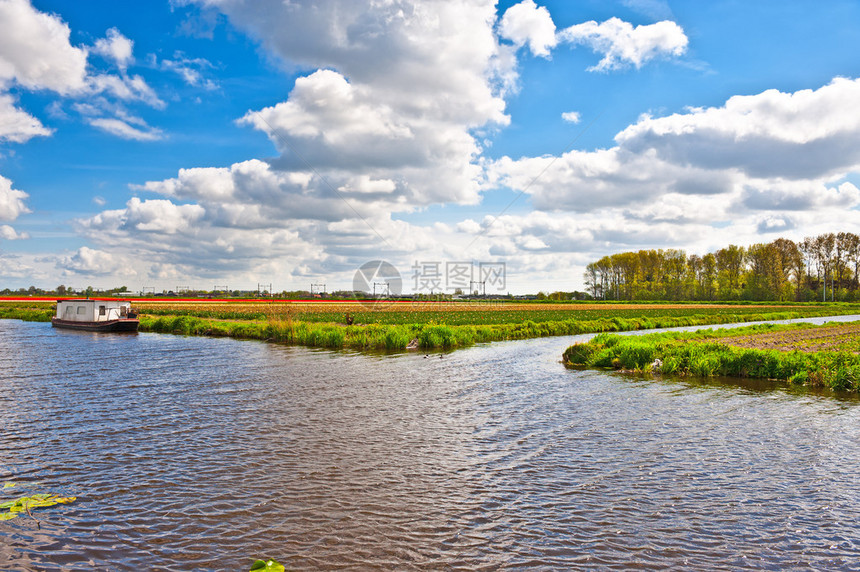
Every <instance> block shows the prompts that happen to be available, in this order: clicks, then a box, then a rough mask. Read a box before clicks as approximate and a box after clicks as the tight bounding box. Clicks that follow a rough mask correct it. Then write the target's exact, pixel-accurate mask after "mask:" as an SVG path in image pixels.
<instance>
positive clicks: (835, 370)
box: [562, 323, 860, 392]
mask: <svg viewBox="0 0 860 572" xmlns="http://www.w3.org/2000/svg"><path fill="white" fill-rule="evenodd" d="M855 326H858V328H860V324H856V323H855ZM822 328H832V326H822V327H816V326H810V325H808V324H794V325H785V326H774V325H761V326H751V327H748V328H741V329H733V330H716V331H707V332H666V333H656V334H649V335H645V336H636V337H629V336H617V335H611V334H601V335H598V336H595V337H594V338H593V339H592V340H591V341H589V342H587V343H583V344H575V345H573V346H571V347H569V348H568V349H567V350H566V351H565V352H564V354H563V358H562V359H563V361H564V363H565V365H568V366H585V367H596V368H613V369H621V370H628V371H635V372H652V373H659V374H671V375H693V376H700V377H713V376H731V377H749V378H762V379H776V380H784V381H788V382H791V383H797V384H805V385H810V386H819V387H828V388H830V389H834V390H845V391H855V392H856V391H858V390H860V356H858V355H857V354H855V353H853V352H852V351H843V350H839V351H801V350H799V349H790V350H787V351H786V350H779V349H766V348H758V347H738V346H736V345H734V344H735V343H738V340H739V339H741V338H744V339H745V340H746V342H747V345H749V341H750V340H755V339H756V338H761V339H764V338H765V336H769V335H770V334H772V333H774V332H793V333H794V334H795V335H794V336H793V337H795V338H797V337H804V336H806V337H815V336H816V335H817V333H818V332H819V331H820V330H821V329H822ZM858 332H860V329H858V330H857V331H855V332H854V335H855V336H856V335H857V334H858ZM798 333H799V334H800V335H799V336H798V335H797V334H798ZM855 341H856V338H855Z"/></svg>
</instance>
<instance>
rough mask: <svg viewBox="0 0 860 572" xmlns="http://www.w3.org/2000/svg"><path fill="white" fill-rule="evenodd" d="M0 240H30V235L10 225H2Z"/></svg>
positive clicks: (0, 226) (0, 225) (0, 227)
mask: <svg viewBox="0 0 860 572" xmlns="http://www.w3.org/2000/svg"><path fill="white" fill-rule="evenodd" d="M0 238H5V239H6V240H21V239H24V238H30V235H29V234H27V233H26V232H18V231H16V230H15V229H14V228H12V227H11V226H9V225H8V224H0Z"/></svg>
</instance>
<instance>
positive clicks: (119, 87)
mask: <svg viewBox="0 0 860 572" xmlns="http://www.w3.org/2000/svg"><path fill="white" fill-rule="evenodd" d="M87 83H88V85H89V92H90V93H91V94H99V93H108V94H110V95H112V96H114V97H116V98H118V99H121V100H123V101H141V102H143V103H145V104H147V105H149V106H150V107H154V108H156V109H164V108H165V107H166V106H167V104H165V103H164V102H163V101H162V100H161V99H159V97H158V95H157V94H156V93H155V91H154V90H153V89H152V88H151V87H149V84H147V83H146V80H144V79H143V78H142V77H141V76H139V75H133V76H126V75H123V76H122V77H120V76H115V75H109V74H98V75H93V76H90V77H88V78H87Z"/></svg>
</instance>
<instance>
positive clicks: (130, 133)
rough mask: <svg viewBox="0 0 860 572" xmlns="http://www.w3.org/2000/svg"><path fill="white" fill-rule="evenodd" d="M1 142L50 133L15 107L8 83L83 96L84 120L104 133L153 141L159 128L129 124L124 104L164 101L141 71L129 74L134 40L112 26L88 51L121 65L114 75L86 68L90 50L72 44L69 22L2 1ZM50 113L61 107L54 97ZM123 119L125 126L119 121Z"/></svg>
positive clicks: (13, 0)
mask: <svg viewBox="0 0 860 572" xmlns="http://www.w3.org/2000/svg"><path fill="white" fill-rule="evenodd" d="M0 22H2V23H3V33H2V34H0V141H11V142H15V143H23V142H25V141H27V140H29V139H30V138H32V137H35V136H47V135H50V134H52V133H53V131H52V130H51V129H48V128H46V127H45V126H44V125H42V123H41V121H39V119H37V118H35V117H33V116H32V115H30V114H29V113H27V112H26V111H23V110H21V109H19V108H18V107H16V101H15V99H13V98H12V97H11V96H10V95H9V93H7V92H8V90H9V89H11V88H12V87H19V88H23V89H28V90H50V91H53V92H55V93H57V94H59V95H61V96H64V97H71V98H76V99H78V100H86V101H87V103H86V104H85V106H86V107H88V108H89V111H88V112H87V113H86V114H85V117H84V119H85V120H86V121H87V122H88V123H90V124H92V125H94V126H95V127H97V128H99V129H101V130H102V131H104V132H106V133H110V134H113V135H118V136H120V137H124V138H132V139H138V140H154V139H157V138H158V131H157V130H153V129H148V130H143V129H139V128H135V127H131V125H129V124H128V123H129V122H128V121H127V119H126V118H124V117H122V114H123V113H125V110H124V109H123V108H122V106H121V104H117V103H113V102H116V101H119V102H123V103H137V102H141V103H144V104H145V105H148V106H150V107H154V108H156V109H163V108H164V107H165V103H164V102H163V101H162V100H161V99H160V98H159V97H158V96H157V95H156V93H155V91H154V90H153V89H152V88H151V87H150V86H149V84H148V83H147V82H146V80H144V79H143V77H141V76H140V75H128V74H127V73H126V70H127V68H128V66H129V65H130V64H131V63H132V62H133V61H134V57H133V54H132V51H133V45H134V42H132V41H131V40H130V39H129V38H127V37H125V36H124V35H123V34H122V33H120V32H119V30H117V29H116V28H111V29H109V30H108V31H107V34H106V37H105V38H102V39H99V40H97V41H96V43H95V45H94V46H92V47H91V48H90V50H89V51H90V52H91V53H93V54H98V55H101V56H104V57H105V58H107V59H109V60H111V61H112V62H114V63H115V64H116V66H117V67H118V68H119V71H120V74H119V75H114V74H110V73H103V72H99V71H94V70H88V63H91V62H88V50H87V49H86V48H81V47H75V46H73V45H72V44H71V43H70V29H69V26H68V25H67V24H66V23H65V22H63V21H62V20H61V19H60V18H59V17H58V16H56V15H53V14H47V13H44V12H40V11H38V10H36V9H35V8H34V7H33V6H32V5H31V4H30V2H29V1H28V0H2V1H0ZM49 109H50V110H53V113H54V115H55V116H56V115H60V116H62V112H61V111H60V108H59V107H58V105H57V102H53V103H52V104H51V106H49ZM123 124H125V125H123Z"/></svg>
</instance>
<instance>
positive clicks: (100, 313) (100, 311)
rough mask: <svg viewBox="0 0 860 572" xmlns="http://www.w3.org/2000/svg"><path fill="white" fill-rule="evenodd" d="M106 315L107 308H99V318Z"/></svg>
mask: <svg viewBox="0 0 860 572" xmlns="http://www.w3.org/2000/svg"><path fill="white" fill-rule="evenodd" d="M104 315H105V307H104V306H99V316H104Z"/></svg>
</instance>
